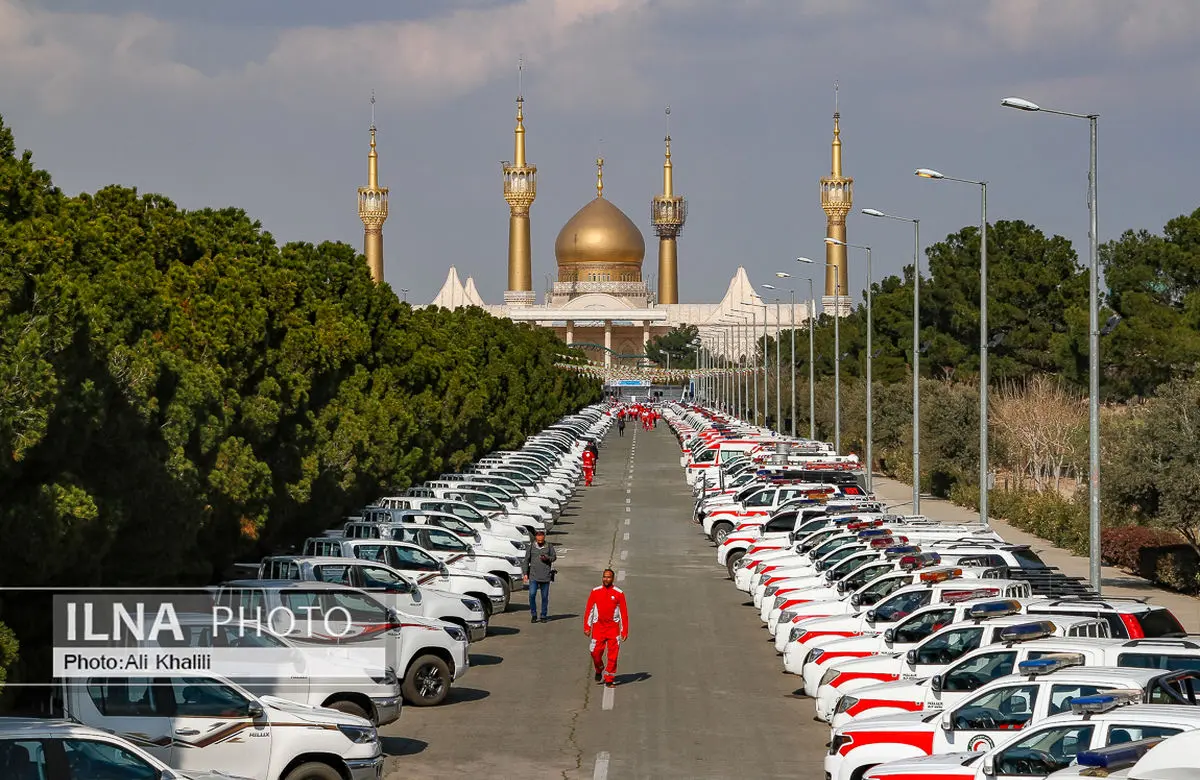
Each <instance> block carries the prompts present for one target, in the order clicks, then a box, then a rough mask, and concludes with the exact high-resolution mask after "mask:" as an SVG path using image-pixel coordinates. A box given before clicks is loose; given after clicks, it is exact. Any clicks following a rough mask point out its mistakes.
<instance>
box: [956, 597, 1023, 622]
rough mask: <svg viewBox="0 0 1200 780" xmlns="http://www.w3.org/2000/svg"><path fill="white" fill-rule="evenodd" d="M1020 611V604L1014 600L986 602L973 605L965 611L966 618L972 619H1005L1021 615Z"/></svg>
mask: <svg viewBox="0 0 1200 780" xmlns="http://www.w3.org/2000/svg"><path fill="white" fill-rule="evenodd" d="M1021 609H1022V607H1021V602H1019V601H1017V600H1016V599H1005V600H1004V601H988V602H985V603H983V604H973V605H972V606H971V608H970V609H968V610H967V617H969V618H974V619H982V618H994V617H1006V616H1008V615H1019V614H1021Z"/></svg>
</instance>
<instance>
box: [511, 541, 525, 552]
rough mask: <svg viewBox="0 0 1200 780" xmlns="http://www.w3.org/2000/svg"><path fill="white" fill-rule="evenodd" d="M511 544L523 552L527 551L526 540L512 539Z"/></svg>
mask: <svg viewBox="0 0 1200 780" xmlns="http://www.w3.org/2000/svg"><path fill="white" fill-rule="evenodd" d="M509 544H511V545H512V546H513V547H516V548H517V549H518V550H521V551H522V552H524V551H525V542H518V541H516V540H512V539H510V540H509Z"/></svg>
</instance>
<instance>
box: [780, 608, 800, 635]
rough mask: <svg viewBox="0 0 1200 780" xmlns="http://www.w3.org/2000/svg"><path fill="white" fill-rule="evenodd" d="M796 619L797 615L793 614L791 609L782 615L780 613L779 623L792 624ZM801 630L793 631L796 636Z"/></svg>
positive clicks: (795, 629) (794, 629)
mask: <svg viewBox="0 0 1200 780" xmlns="http://www.w3.org/2000/svg"><path fill="white" fill-rule="evenodd" d="M795 617H796V613H795V612H792V611H791V610H790V609H789V610H787V611H786V612H780V613H779V622H780V623H791V622H792V620H794V619H795ZM799 630H800V629H798V628H793V629H792V633H793V634H794V633H796V632H797V631H799ZM792 641H795V640H792Z"/></svg>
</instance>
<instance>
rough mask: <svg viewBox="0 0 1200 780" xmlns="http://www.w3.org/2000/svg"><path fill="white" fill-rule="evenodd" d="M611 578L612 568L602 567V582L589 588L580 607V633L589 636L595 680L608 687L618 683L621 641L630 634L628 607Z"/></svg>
mask: <svg viewBox="0 0 1200 780" xmlns="http://www.w3.org/2000/svg"><path fill="white" fill-rule="evenodd" d="M614 579H615V575H614V574H613V570H612V569H605V570H604V574H603V576H602V577H601V579H600V582H601V583H602V584H601V585H600V586H599V587H597V588H592V592H591V595H589V596H588V601H587V607H586V608H585V609H584V611H583V633H584V634H586V635H587V636H588V637H589V638H590V639H591V640H592V642H591V645H590V646H589V647H588V650H589V651H590V652H591V654H592V666H594V667H595V668H596V682H603V683H604V684H605V685H607V686H608V687H609V688H615V687H616V685H617V682H616V675H617V656H618V655H620V654H621V643H622V642H624V641H625V640H626V639H628V638H629V607H628V606H627V605H626V603H625V592H624V591H623V590H621V589H620V588H618V587H616V586H615V585H613V580H614ZM606 655H607V656H608V657H607V659H606V658H605V656H606ZM606 660H607V663H605V661H606Z"/></svg>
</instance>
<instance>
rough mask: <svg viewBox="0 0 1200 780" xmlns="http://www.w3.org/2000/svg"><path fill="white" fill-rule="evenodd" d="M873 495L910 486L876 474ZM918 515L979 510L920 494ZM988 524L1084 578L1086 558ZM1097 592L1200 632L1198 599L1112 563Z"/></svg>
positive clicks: (956, 515)
mask: <svg viewBox="0 0 1200 780" xmlns="http://www.w3.org/2000/svg"><path fill="white" fill-rule="evenodd" d="M873 482H874V485H873V487H874V489H875V494H876V495H877V496H879V498H880V499H881V500H882V501H883V502H884V503H885V504H898V503H901V502H911V501H912V486H911V485H908V484H906V483H904V482H899V481H897V480H894V479H889V478H888V477H881V476H879V475H878V474H877V475H875V476H874V477H873ZM910 506H911V503H909V504H906V505H905V506H902V507H897V508H896V511H897V512H901V513H904V512H911V511H912V510H911V509H910V508H909V507H910ZM921 514H923V515H925V516H926V517H929V518H932V519H934V520H938V521H940V522H943V523H977V522H979V513H978V512H973V511H971V510H970V509H967V508H965V507H961V506H959V505H957V504H955V503H952V502H950V501H946V500H945V499H941V498H930V497H927V496H921ZM990 519H991V526H992V528H994V529H995V530H996V532H997V533H998V534H1000V535H1001V536H1002V537H1004V539H1005V540H1006V541H1008V542H1011V543H1013V544H1027V545H1029V546H1030V547H1031V548H1032V549H1033V550H1034V552H1036V553H1037V554H1038V556H1040V557H1041V559H1042V560H1043V561H1045V562H1046V564H1047V565H1049V566H1057V567H1058V568H1059V569H1061V570H1062V571H1063V572H1064V573H1066V574H1069V575H1070V576H1072V577H1083V578H1084V579H1087V577H1088V560H1087V558H1084V557H1081V556H1078V555H1075V554H1074V553H1072V552H1070V551H1069V550H1064V549H1062V548H1061V547H1055V546H1054V545H1052V544H1051V543H1050V542H1047V541H1046V540H1045V539H1042V538H1040V537H1037V536H1034V535H1033V534H1031V533H1029V532H1028V531H1022V530H1021V529H1019V528H1016V527H1014V526H1012V525H1009V524H1008V523H1007V522H1005V521H1004V520H1002V519H1000V518H995V517H993V518H990ZM1100 577H1101V583H1102V585H1101V594H1103V595H1110V596H1132V597H1136V598H1146V599H1148V600H1149V601H1150V602H1152V603H1154V604H1161V605H1163V606H1164V607H1167V608H1168V609H1170V610H1171V612H1173V613H1175V617H1177V618H1179V621H1180V622H1181V623H1183V627H1184V628H1186V629H1187V630H1188V631H1189V632H1193V633H1200V599H1196V598H1193V597H1191V596H1185V595H1183V594H1182V593H1174V592H1172V591H1169V590H1163V589H1162V588H1159V587H1157V586H1155V585H1154V584H1153V583H1151V582H1150V581H1149V580H1144V579H1142V578H1141V577H1137V576H1134V575H1132V574H1129V573H1127V572H1124V571H1122V570H1121V569H1117V568H1114V567H1112V566H1103V567H1101V569H1100Z"/></svg>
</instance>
